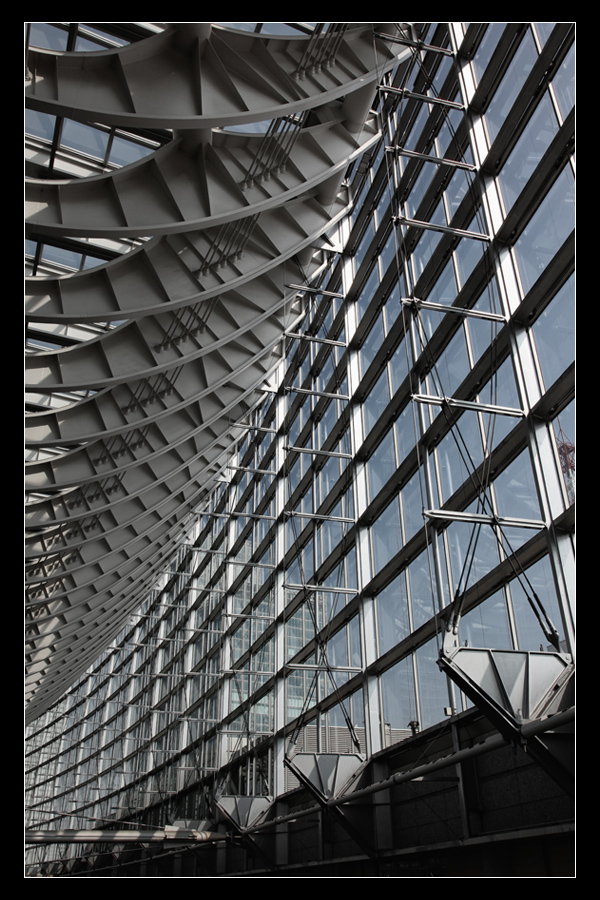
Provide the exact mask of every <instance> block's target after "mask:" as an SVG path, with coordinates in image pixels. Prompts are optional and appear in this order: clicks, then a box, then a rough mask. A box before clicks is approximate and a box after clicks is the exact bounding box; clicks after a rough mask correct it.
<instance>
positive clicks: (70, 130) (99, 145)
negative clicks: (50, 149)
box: [61, 119, 108, 159]
mask: <svg viewBox="0 0 600 900" xmlns="http://www.w3.org/2000/svg"><path fill="white" fill-rule="evenodd" d="M61 144H62V146H63V147H70V148H72V149H73V150H79V152H80V153H85V154H87V155H89V156H94V157H96V158H97V159H104V155H105V153H106V147H107V144H108V133H107V132H105V131H99V130H98V129H97V128H90V127H89V126H88V125H82V124H81V123H80V122H73V121H72V120H71V119H65V120H64V123H63V128H62V134H61Z"/></svg>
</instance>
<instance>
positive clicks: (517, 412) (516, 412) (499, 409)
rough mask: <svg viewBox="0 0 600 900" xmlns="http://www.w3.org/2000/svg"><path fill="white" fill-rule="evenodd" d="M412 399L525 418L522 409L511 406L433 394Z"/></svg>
mask: <svg viewBox="0 0 600 900" xmlns="http://www.w3.org/2000/svg"><path fill="white" fill-rule="evenodd" d="M412 399H413V400H416V401H417V403H427V404H429V405H430V406H456V407H458V408H459V409H472V410H474V411H475V412H488V413H496V414H497V415H499V416H516V417H523V416H524V415H525V413H524V412H523V410H522V409H514V408H513V407H511V406H496V405H494V404H493V403H475V402H473V401H471V400H455V399H454V398H453V397H436V396H435V395H433V394H413V395H412Z"/></svg>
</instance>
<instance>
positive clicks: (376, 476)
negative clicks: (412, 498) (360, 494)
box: [367, 431, 396, 499]
mask: <svg viewBox="0 0 600 900" xmlns="http://www.w3.org/2000/svg"><path fill="white" fill-rule="evenodd" d="M395 471H396V451H395V449H394V433H393V431H388V433H387V434H386V436H385V437H384V439H383V441H382V442H381V443H380V445H379V447H378V448H377V449H376V451H375V453H374V454H373V456H372V457H371V458H370V459H369V461H368V463H367V475H368V479H369V496H370V498H371V499H373V497H375V496H376V495H377V494H378V493H379V491H380V490H381V489H382V487H383V486H384V484H385V483H386V482H387V481H388V480H389V479H390V478H391V477H392V475H393V474H394V472H395Z"/></svg>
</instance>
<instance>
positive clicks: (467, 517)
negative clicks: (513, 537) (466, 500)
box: [423, 509, 546, 530]
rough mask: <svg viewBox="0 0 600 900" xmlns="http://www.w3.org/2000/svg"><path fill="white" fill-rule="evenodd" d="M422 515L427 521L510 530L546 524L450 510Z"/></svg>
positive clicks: (437, 510)
mask: <svg viewBox="0 0 600 900" xmlns="http://www.w3.org/2000/svg"><path fill="white" fill-rule="evenodd" d="M423 515H425V516H427V518H428V519H445V520H450V521H452V522H474V523H478V522H480V523H482V524H483V525H502V526H504V527H507V528H508V527H511V528H533V529H536V530H538V529H540V528H545V527H546V523H545V522H542V521H541V520H540V519H517V518H512V517H510V516H490V515H486V514H485V513H467V512H458V511H456V510H452V509H425V510H423Z"/></svg>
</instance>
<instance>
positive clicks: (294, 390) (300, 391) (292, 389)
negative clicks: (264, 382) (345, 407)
mask: <svg viewBox="0 0 600 900" xmlns="http://www.w3.org/2000/svg"><path fill="white" fill-rule="evenodd" d="M284 390H285V391H287V392H288V393H297V394H311V395H312V396H313V397H333V398H334V399H336V400H349V399H350V397H348V396H347V395H346V394H333V393H328V392H327V391H310V390H309V389H308V388H296V387H286V388H284Z"/></svg>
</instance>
